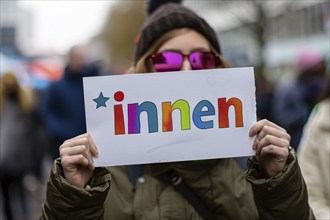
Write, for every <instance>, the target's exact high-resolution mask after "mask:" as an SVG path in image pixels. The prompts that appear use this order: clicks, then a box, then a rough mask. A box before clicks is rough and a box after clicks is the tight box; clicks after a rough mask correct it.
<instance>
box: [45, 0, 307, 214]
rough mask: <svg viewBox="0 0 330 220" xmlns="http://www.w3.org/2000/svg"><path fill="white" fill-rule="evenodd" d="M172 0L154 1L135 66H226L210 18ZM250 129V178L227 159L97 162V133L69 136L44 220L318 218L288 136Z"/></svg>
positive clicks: (265, 126)
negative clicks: (131, 163) (121, 163)
mask: <svg viewBox="0 0 330 220" xmlns="http://www.w3.org/2000/svg"><path fill="white" fill-rule="evenodd" d="M171 2H172V3H171ZM171 2H170V3H169V2H168V1H151V2H150V3H149V14H150V16H149V18H148V19H147V21H146V23H145V24H144V26H143V28H142V30H141V34H140V38H139V41H138V42H137V45H136V53H135V59H134V60H135V61H134V66H133V67H132V68H131V70H130V72H131V73H137V74H138V73H150V72H162V71H180V70H192V69H211V68H228V67H229V64H228V62H227V61H226V60H225V59H224V57H223V56H222V55H221V49H220V45H219V42H218V39H217V37H216V34H215V32H214V30H213V29H212V28H211V27H210V26H209V24H208V23H206V22H205V21H204V20H203V19H202V18H200V17H199V16H198V15H196V14H195V13H194V12H193V11H191V10H190V9H188V8H186V7H184V6H182V5H180V4H178V3H177V2H175V3H173V1H171ZM166 60H170V61H171V62H170V63H167V62H165V63H164V61H166ZM205 60H207V61H208V62H203V61H205ZM196 61H197V62H196ZM159 64H161V65H159ZM174 64H175V65H174ZM247 135H248V134H247ZM249 135H250V136H255V135H256V136H257V137H256V139H255V142H254V144H253V146H251V147H252V148H253V149H255V150H256V156H255V157H253V158H251V159H250V161H249V166H248V170H247V171H246V178H244V175H243V172H242V171H241V170H240V168H239V166H238V165H237V163H236V162H235V161H234V160H233V159H229V158H226V159H214V160H200V161H186V162H172V163H158V164H146V165H136V166H117V167H107V168H104V167H98V168H94V165H93V156H96V155H97V154H98V151H97V146H96V145H95V143H94V142H93V139H92V137H91V136H90V135H88V134H82V135H79V136H76V137H74V138H72V139H68V140H66V141H65V142H64V143H63V144H62V145H61V146H60V148H59V151H60V155H61V157H60V158H59V159H57V160H55V162H54V166H53V168H52V171H51V176H50V179H49V182H48V188H47V198H46V201H45V203H44V206H43V211H42V216H41V219H107V220H110V219H202V218H204V219H208V220H210V219H313V214H312V211H311V209H310V208H309V205H308V201H307V200H308V199H307V190H306V186H305V183H304V180H303V178H302V176H301V173H300V169H299V166H298V164H297V160H296V157H295V154H294V151H293V150H292V148H290V147H289V142H290V136H289V135H288V134H287V133H286V131H285V130H284V129H283V128H281V127H279V126H277V125H276V124H274V123H272V122H270V121H268V120H261V121H259V122H257V123H255V124H254V125H253V126H252V127H251V130H250V134H249ZM133 144H134V143H133ZM141 168H142V170H141ZM141 171H142V172H141ZM178 180H181V181H178ZM176 184H177V185H176ZM180 189H181V190H180ZM187 192H190V193H187ZM186 193H187V194H189V195H187V194H186ZM191 198H193V199H191Z"/></svg>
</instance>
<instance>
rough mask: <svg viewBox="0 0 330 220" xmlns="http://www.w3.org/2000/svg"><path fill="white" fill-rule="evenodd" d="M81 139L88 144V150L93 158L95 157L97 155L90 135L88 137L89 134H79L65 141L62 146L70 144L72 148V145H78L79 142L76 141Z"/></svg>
mask: <svg viewBox="0 0 330 220" xmlns="http://www.w3.org/2000/svg"><path fill="white" fill-rule="evenodd" d="M81 139H84V140H86V141H87V142H88V147H89V148H90V151H91V153H92V155H93V156H97V155H98V154H99V152H98V149H97V147H96V144H95V142H94V140H93V138H92V135H90V134H89V133H85V134H81V135H79V136H76V137H74V138H71V139H69V140H66V141H65V142H64V144H69V143H70V145H71V146H72V145H74V144H77V143H80V142H77V140H81Z"/></svg>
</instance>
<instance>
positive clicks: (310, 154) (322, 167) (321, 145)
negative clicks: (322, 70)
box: [298, 79, 330, 219]
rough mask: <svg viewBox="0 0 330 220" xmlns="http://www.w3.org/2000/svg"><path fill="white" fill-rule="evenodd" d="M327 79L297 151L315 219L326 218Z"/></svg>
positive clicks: (329, 153) (329, 155) (329, 214)
mask: <svg viewBox="0 0 330 220" xmlns="http://www.w3.org/2000/svg"><path fill="white" fill-rule="evenodd" d="M329 112H330V79H329V80H328V88H327V90H326V92H325V95H324V97H323V98H322V99H321V101H320V102H319V103H318V104H317V105H316V106H315V107H314V110H313V111H312V113H311V116H310V117H309V119H308V122H307V124H306V126H305V128H304V134H303V138H302V141H301V143H300V145H299V149H298V159H299V162H300V164H301V171H302V173H303V175H304V178H305V179H306V184H307V189H308V195H309V197H308V199H309V203H310V205H311V207H312V208H313V211H314V214H315V217H316V218H317V219H330V177H329V167H330V116H329Z"/></svg>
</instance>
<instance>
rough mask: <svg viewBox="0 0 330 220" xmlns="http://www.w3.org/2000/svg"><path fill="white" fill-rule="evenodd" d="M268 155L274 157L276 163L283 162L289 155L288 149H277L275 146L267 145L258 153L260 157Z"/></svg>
mask: <svg viewBox="0 0 330 220" xmlns="http://www.w3.org/2000/svg"><path fill="white" fill-rule="evenodd" d="M270 154H272V155H276V159H277V160H278V161H285V160H286V158H287V156H288V154H289V151H288V149H285V148H279V147H277V146H275V145H268V146H266V147H264V148H262V150H261V152H260V156H261V157H264V156H266V155H270Z"/></svg>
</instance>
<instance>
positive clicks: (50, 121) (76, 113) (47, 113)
mask: <svg viewBox="0 0 330 220" xmlns="http://www.w3.org/2000/svg"><path fill="white" fill-rule="evenodd" d="M98 72H99V70H98V68H97V66H96V65H94V64H91V65H88V63H87V61H86V48H85V47H83V46H81V45H76V46H73V47H72V48H71V49H70V50H69V53H68V64H67V66H66V68H65V70H64V74H63V77H62V79H60V80H59V81H56V82H54V83H53V84H51V85H50V87H49V88H48V91H46V94H45V99H44V103H43V107H42V110H41V111H42V117H43V122H44V124H45V127H46V128H47V130H48V133H49V136H50V143H51V144H50V145H51V146H50V155H51V156H52V158H56V157H58V156H59V155H58V150H57V148H58V145H60V144H62V143H63V141H64V140H66V139H69V138H72V137H74V136H76V135H78V134H81V133H84V132H86V125H85V124H86V122H85V106H84V95H83V80H82V79H83V77H86V76H96V75H98Z"/></svg>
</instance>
